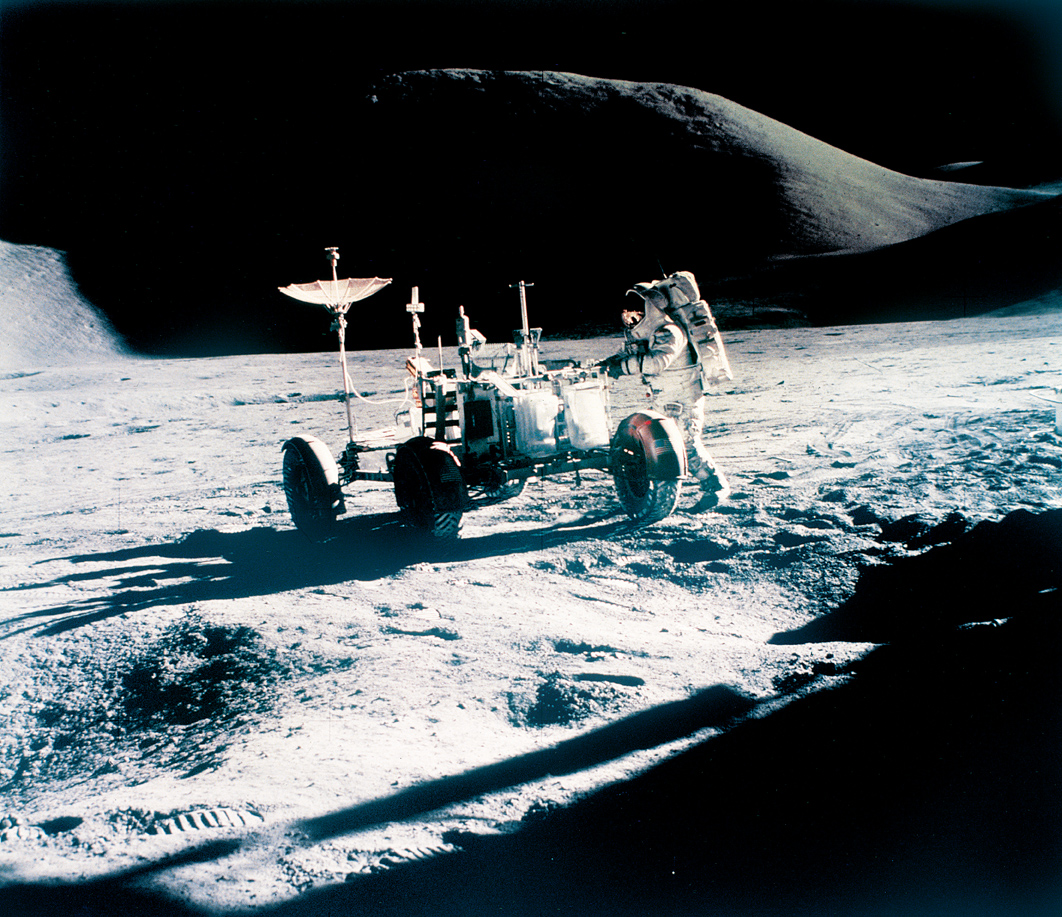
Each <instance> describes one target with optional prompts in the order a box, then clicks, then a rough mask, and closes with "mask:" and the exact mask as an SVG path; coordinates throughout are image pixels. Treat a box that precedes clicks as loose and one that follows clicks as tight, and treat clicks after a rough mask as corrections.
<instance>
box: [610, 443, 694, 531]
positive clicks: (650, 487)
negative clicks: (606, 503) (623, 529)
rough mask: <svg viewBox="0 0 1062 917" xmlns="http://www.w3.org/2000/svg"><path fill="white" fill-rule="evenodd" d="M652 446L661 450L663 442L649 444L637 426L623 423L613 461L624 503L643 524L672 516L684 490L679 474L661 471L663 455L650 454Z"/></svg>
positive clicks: (615, 478) (617, 493)
mask: <svg viewBox="0 0 1062 917" xmlns="http://www.w3.org/2000/svg"><path fill="white" fill-rule="evenodd" d="M649 448H653V449H657V450H659V449H660V448H661V441H659V440H656V441H652V442H651V443H650V444H649V445H647V444H646V441H645V440H644V439H643V438H642V437H641V436H639V435H637V428H636V427H635V426H633V425H629V424H622V425H621V426H620V428H619V429H618V430H617V432H616V438H615V440H614V442H613V444H612V454H611V456H610V461H609V471H611V473H612V478H613V480H614V481H615V484H616V496H617V497H618V498H619V501H620V505H621V506H622V507H623V509H624V510H625V511H626V513H627V515H628V516H630V517H631V518H632V519H633V520H635V521H636V522H638V523H639V524H641V525H651V524H652V523H654V522H659V521H660V520H661V519H665V518H666V517H668V516H670V515H671V514H672V513H673V512H674V511H675V507H676V506H677V505H678V498H679V491H680V490H681V489H682V481H681V480H680V479H679V478H678V477H675V476H671V475H664V474H661V473H660V472H659V470H658V464H657V463H658V462H659V456H657V455H655V454H654V455H650V454H649V453H648V451H647V450H648V449H649Z"/></svg>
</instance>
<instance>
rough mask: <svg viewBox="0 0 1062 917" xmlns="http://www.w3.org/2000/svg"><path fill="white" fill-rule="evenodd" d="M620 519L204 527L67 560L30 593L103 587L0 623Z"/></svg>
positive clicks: (269, 585) (300, 584) (479, 546)
mask: <svg viewBox="0 0 1062 917" xmlns="http://www.w3.org/2000/svg"><path fill="white" fill-rule="evenodd" d="M617 516H618V514H615V513H612V514H608V513H606V514H596V515H592V516H586V517H583V518H580V519H578V520H575V521H572V522H566V523H561V524H554V525H550V526H546V527H542V528H535V529H530V530H521V531H511V530H510V531H499V532H492V533H489V534H485V535H478V536H475V537H471V538H459V539H456V540H443V539H437V538H434V537H432V536H430V535H427V534H425V533H422V532H420V531H418V530H416V529H414V528H411V527H409V526H407V525H404V524H403V523H402V520H401V517H400V516H399V514H398V513H378V514H363V515H359V516H357V517H354V518H351V519H344V520H342V521H341V522H340V524H339V525H338V526H337V534H336V537H335V538H333V539H331V540H329V541H327V542H324V543H316V544H315V543H312V542H310V541H309V540H308V539H307V538H306V537H304V536H303V535H302V534H301V533H299V532H298V531H296V530H295V529H287V528H285V529H277V528H273V527H258V528H253V529H249V530H246V531H240V532H221V531H218V530H216V529H199V530H196V531H194V532H190V533H188V534H187V535H185V536H184V537H183V538H180V539H179V540H177V541H174V542H171V543H169V544H149V545H142V546H139V547H132V548H124V549H121V550H118V551H107V552H99V553H91V554H79V555H73V556H69V557H65V558H52V559H50V560H48V561H41V562H40V563H49V562H52V561H54V560H57V559H60V560H66V561H69V562H70V563H72V564H74V565H82V564H83V565H85V569H84V570H78V571H76V572H74V573H68V574H64V575H62V576H59V577H56V578H54V579H52V580H48V581H43V582H37V583H33V584H31V585H27V586H21V587H17V590H18V591H21V592H27V593H32V592H34V591H37V590H42V589H46V588H49V587H59V586H75V585H76V586H78V587H80V588H82V589H84V588H86V587H92V586H96V587H101V586H104V585H106V589H105V590H104V589H99V588H97V589H93V593H94V594H93V595H91V596H90V597H88V598H85V599H82V600H80V601H76V602H71V603H68V604H61V605H43V604H42V606H41V607H40V608H37V609H34V610H32V611H28V612H26V613H24V614H21V615H18V616H15V617H11V618H7V619H5V620H3V621H0V628H2V633H3V636H13V635H14V634H18V633H25V632H28V631H33V632H35V633H36V634H38V635H39V636H47V635H54V634H59V633H63V632H65V631H69V630H73V629H76V628H78V627H82V626H84V625H87V624H91V623H93V622H96V621H100V620H104V619H106V618H109V617H112V616H114V615H120V614H128V613H130V612H136V611H140V610H144V609H148V608H154V607H158V606H169V605H181V604H191V603H196V602H206V601H212V600H217V599H240V598H249V597H253V596H261V595H270V594H274V593H278V592H286V591H290V590H295V589H303V588H307V587H314V586H330V585H336V584H338V583H343V582H348V581H350V580H376V579H381V578H384V577H387V576H393V575H394V574H396V573H399V572H400V571H402V570H404V569H407V568H409V567H412V566H413V565H415V564H419V563H462V562H465V561H471V560H475V559H479V558H485V557H496V556H506V555H512V554H519V553H523V552H528V551H536V550H541V549H543V548H545V547H549V546H551V545H557V544H564V543H567V542H569V541H572V540H575V539H581V538H588V537H597V538H604V537H608V536H610V535H613V534H616V533H622V532H625V531H628V530H629V529H630V528H631V523H630V522H629V520H627V519H626V517H623V518H617Z"/></svg>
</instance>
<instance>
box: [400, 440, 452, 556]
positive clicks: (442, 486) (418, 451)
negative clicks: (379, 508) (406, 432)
mask: <svg viewBox="0 0 1062 917" xmlns="http://www.w3.org/2000/svg"><path fill="white" fill-rule="evenodd" d="M431 445H432V444H431V441H430V440H428V439H427V438H426V437H420V438H418V439H414V440H410V442H408V443H404V444H403V445H401V446H399V447H398V449H397V450H396V451H395V460H394V463H393V465H392V466H391V474H392V476H393V478H394V484H395V500H397V501H398V508H399V509H400V510H401V511H402V515H403V516H404V517H405V519H406V521H407V522H409V523H410V524H411V525H413V526H415V527H416V528H418V529H420V530H421V531H424V532H427V533H428V534H430V535H433V536H435V537H436V538H445V539H450V538H457V536H458V533H459V531H460V528H461V515H462V513H461V510H460V509H456V508H454V507H455V503H456V504H457V505H460V503H459V502H458V501H457V500H456V499H455V494H454V493H453V492H452V489H453V487H454V485H455V483H456V480H459V479H460V476H461V472H460V469H458V468H457V463H456V461H455V460H454V457H453V456H452V455H451V454H450V453H448V452H440V451H439V450H436V452H437V453H438V454H432V455H431V456H430V458H431V461H432V463H433V464H435V465H442V466H444V467H443V468H442V469H441V473H440V469H438V468H429V467H428V464H427V460H428V458H429V450H430V449H431ZM451 466H452V467H451ZM462 486H463V485H462ZM461 497H462V500H463V493H462V495H461Z"/></svg>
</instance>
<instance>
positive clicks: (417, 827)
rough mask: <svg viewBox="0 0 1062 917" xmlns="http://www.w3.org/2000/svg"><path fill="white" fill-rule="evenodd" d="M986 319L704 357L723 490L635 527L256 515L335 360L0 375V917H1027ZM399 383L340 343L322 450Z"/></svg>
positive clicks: (534, 497) (563, 487)
mask: <svg viewBox="0 0 1062 917" xmlns="http://www.w3.org/2000/svg"><path fill="white" fill-rule="evenodd" d="M1018 311H1021V310H1018ZM1028 311H1029V312H1030V313H1031V314H1018V315H1004V316H985V317H979V318H973V319H966V320H961V319H960V320H955V321H948V322H914V323H905V324H889V325H858V326H846V327H829V328H800V329H784V330H780V329H764V330H744V331H740V332H734V333H729V334H728V335H727V337H726V341H727V345H728V348H729V353H730V358H731V363H732V365H733V367H734V371H735V377H734V380H733V382H731V383H728V384H725V385H722V386H719V387H718V388H717V389H716V390H715V392H714V394H713V395H712V396H711V397H710V399H709V407H708V418H709V419H708V426H707V430H706V435H707V439H708V441H709V443H710V446H711V448H712V450H713V453H714V454H715V456H716V459H717V461H718V462H719V464H720V466H721V467H722V468H723V469H724V470H725V472H726V474H727V475H728V476H729V478H730V481H731V484H732V487H733V494H732V496H731V498H730V499H729V500H728V501H727V502H725V503H724V504H722V505H720V506H719V507H718V508H717V509H715V510H714V511H709V512H703V513H697V512H694V511H693V506H694V504H695V503H696V501H697V499H698V495H697V494H696V493H694V492H693V491H692V489H690V488H687V489H686V490H685V491H684V492H683V494H682V496H681V498H680V501H679V505H678V508H677V510H676V511H675V513H674V514H673V515H671V516H670V517H668V518H666V519H664V520H663V521H662V522H660V523H658V524H655V525H652V526H650V527H646V528H637V527H633V526H632V525H631V524H630V522H629V521H628V519H627V517H626V516H625V515H624V513H623V512H622V510H621V508H620V506H619V504H618V502H617V499H616V496H615V491H614V487H613V484H612V480H611V478H610V477H609V476H608V475H607V474H605V473H602V472H586V473H584V474H583V475H581V477H580V479H578V480H576V479H575V477H574V475H569V476H562V477H557V478H548V479H543V480H538V481H532V482H531V483H530V484H529V485H528V486H527V487H526V489H525V490H524V492H523V493H522V494H521V495H519V496H518V497H515V498H513V499H511V500H509V501H506V502H504V503H500V504H497V505H494V506H491V507H486V508H482V509H477V510H476V511H474V512H470V513H468V514H466V515H465V517H464V520H463V527H462V532H461V536H460V538H459V539H458V540H457V541H456V542H454V543H451V544H440V543H437V542H433V541H431V540H426V539H425V538H424V537H423V536H420V535H418V533H417V532H415V531H414V530H412V529H410V528H408V527H406V526H404V525H403V523H402V520H401V519H400V517H399V515H398V512H397V507H396V505H395V500H394V495H393V491H392V489H391V487H390V485H389V484H387V483H385V482H364V483H356V484H352V485H350V486H349V487H348V488H347V489H346V505H347V513H346V514H345V515H344V516H342V517H341V525H340V534H339V536H338V537H337V538H336V539H335V540H333V541H331V542H329V543H327V544H312V543H310V542H309V541H308V540H307V539H306V538H305V537H304V536H303V535H301V534H300V533H299V532H298V531H297V530H296V529H295V528H294V526H293V525H292V523H291V520H290V517H289V516H288V514H287V509H286V505H285V498H284V494H283V491H282V489H281V486H280V468H281V445H282V443H283V442H284V441H285V440H286V439H288V438H289V437H291V436H294V435H300V436H306V435H314V436H317V437H319V438H321V439H322V440H324V441H325V442H326V443H327V444H328V445H329V447H330V448H331V450H332V451H333V454H337V453H338V452H339V451H340V450H341V449H342V447H343V445H344V443H345V440H346V415H345V412H344V409H343V405H342V402H341V392H342V377H341V375H340V369H339V364H338V359H337V355H336V354H334V353H320V354H301V355H292V354H277V355H269V354H261V355H251V356H230V357H217V358H209V359H142V358H135V357H129V356H123V355H121V354H120V353H115V354H111V355H103V356H102V357H101V356H100V354H99V353H96V352H93V353H91V354H88V355H86V356H85V357H84V358H83V359H81V360H80V361H76V362H72V363H68V364H67V365H52V364H49V363H47V362H44V361H42V360H41V359H40V354H38V353H35V352H33V351H32V349H30V352H29V353H28V355H27V356H25V357H24V358H23V359H22V360H21V361H19V360H17V359H16V360H15V365H13V364H12V360H10V359H9V360H6V363H5V371H4V372H3V374H2V376H0V423H2V431H3V432H2V441H3V469H4V474H3V476H2V480H3V487H4V501H3V502H4V513H3V521H2V523H0V526H2V531H0V537H2V546H3V550H2V554H0V557H2V561H0V564H2V565H0V588H2V591H0V609H2V613H0V717H2V732H0V816H2V818H3V821H2V822H0V825H2V826H3V827H2V832H0V877H2V880H3V888H2V889H0V902H2V904H3V908H4V909H5V910H6V911H8V912H16V911H19V910H20V911H25V912H27V913H30V912H32V913H52V912H55V913H74V912H78V909H80V912H84V913H117V912H134V911H135V910H136V909H139V910H140V911H141V912H145V913H196V914H203V913H214V912H225V913H228V912H233V911H239V912H241V913H244V912H263V913H266V912H268V913H307V914H319V913H404V914H405V913H408V914H412V913H436V914H440V913H442V914H445V913H470V914H481V913H482V914H486V913H509V914H522V913H557V912H563V911H564V910H565V909H567V910H568V911H570V912H572V913H601V914H617V913H628V912H629V913H642V914H645V913H688V912H697V913H768V912H772V913H773V912H779V913H781V912H785V913H808V914H812V913H825V912H830V913H835V914H836V913H914V912H919V913H943V912H945V911H946V912H949V913H950V912H953V910H952V909H953V908H955V909H957V911H963V910H964V908H965V912H966V913H986V914H987V913H992V914H996V913H999V914H1003V913H1012V912H1013V911H1010V910H1008V909H1009V908H1011V907H1016V906H1018V905H1020V906H1021V907H1022V908H1023V910H1022V912H1023V913H1026V914H1031V913H1048V912H1050V911H1051V910H1052V909H1053V907H1054V906H1055V905H1056V904H1057V903H1058V901H1059V900H1060V899H1059V889H1060V883H1059V881H1058V879H1059V873H1058V870H1057V867H1058V865H1059V862H1060V860H1059V853H1060V849H1062V848H1060V845H1059V838H1058V834H1057V825H1058V819H1057V816H1058V809H1059V794H1058V793H1057V790H1058V787H1059V782H1058V781H1059V776H1060V766H1059V760H1058V755H1057V739H1058V731H1057V727H1058V718H1057V711H1058V709H1059V708H1058V701H1059V676H1058V669H1057V664H1056V663H1055V661H1054V659H1053V658H1052V651H1053V647H1054V646H1056V645H1057V643H1056V642H1055V640H1054V638H1055V637H1056V636H1057V630H1058V624H1057V610H1058V609H1057V591H1056V590H1057V588H1058V586H1059V579H1060V576H1062V563H1059V559H1060V558H1059V554H1060V541H1059V540H1058V537H1057V536H1058V535H1059V533H1062V521H1060V517H1062V436H1060V433H1059V430H1058V421H1057V419H1056V411H1057V407H1056V405H1057V402H1058V401H1059V396H1058V394H1057V390H1058V386H1059V385H1060V378H1062V376H1060V373H1062V316H1059V315H1058V314H1057V313H1056V312H1052V311H1050V310H1046V311H1044V310H1041V309H1040V308H1038V304H1036V303H1033V304H1031V305H1030V306H1029V309H1028ZM1041 312H1042V314H1040V313H1041ZM547 331H548V329H547ZM620 344H621V339H620V338H619V337H618V336H617V337H612V338H596V339H592V340H579V341H576V340H547V341H546V342H545V343H544V344H543V355H544V356H545V357H547V358H549V359H573V360H577V361H594V360H598V359H601V358H603V357H605V356H607V355H608V354H609V353H612V352H613V351H615V350H616V349H618V348H619V346H620ZM411 352H412V348H409V349H405V350H388V351H354V352H352V353H351V354H350V374H351V377H352V379H353V382H354V386H355V389H356V391H357V398H356V399H355V401H354V413H355V420H356V423H357V426H358V435H359V436H377V437H378V438H381V437H385V436H386V431H387V430H388V429H389V428H392V427H393V426H394V424H395V414H396V412H398V411H400V410H401V409H402V407H403V401H404V400H405V398H406V391H405V379H406V378H407V376H406V373H405V370H404V365H403V364H404V361H405V359H406V358H407V357H408V356H409V355H410V354H411ZM442 358H443V361H444V363H446V364H447V365H456V354H455V352H454V350H453V348H446V349H444V351H443V353H442ZM630 385H634V386H635V387H634V388H630V387H624V386H630ZM639 398H640V392H639V391H638V390H637V385H636V383H634V382H632V381H631V380H624V383H623V385H620V384H619V383H617V384H616V385H615V387H614V390H613V393H612V408H613V410H612V414H613V417H612V421H613V423H616V422H617V421H618V420H619V419H620V415H621V413H622V412H624V411H625V410H626V409H627V407H628V406H629V405H632V404H635V403H637V401H638V399H639ZM381 455H382V453H381ZM868 900H874V901H877V902H878V904H877V905H874V906H873V907H870V908H869V909H861V908H863V907H864V905H865V903H866V902H867V901H868ZM881 902H886V904H882V903H881ZM886 905H887V906H886ZM119 908H128V909H129V910H127V911H120V910H119ZM905 908H906V909H905Z"/></svg>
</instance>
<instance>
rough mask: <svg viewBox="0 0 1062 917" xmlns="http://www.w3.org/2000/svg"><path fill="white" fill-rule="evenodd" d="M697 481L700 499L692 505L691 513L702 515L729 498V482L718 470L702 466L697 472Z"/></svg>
mask: <svg viewBox="0 0 1062 917" xmlns="http://www.w3.org/2000/svg"><path fill="white" fill-rule="evenodd" d="M697 480H698V481H699V482H700V485H701V493H702V496H701V499H700V500H698V501H697V503H696V504H695V505H694V507H693V509H692V512H695V513H703V512H707V511H708V510H710V509H715V507H717V506H718V505H719V504H720V503H722V502H723V501H724V500H725V499H726V498H727V497H729V496H730V482H729V481H727V479H726V475H724V474H723V472H721V471H720V470H719V469H718V468H713V467H711V466H702V467H701V468H700V469H699V470H698V471H697Z"/></svg>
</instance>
